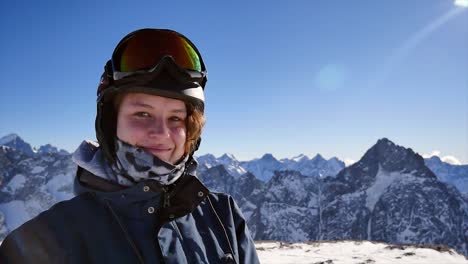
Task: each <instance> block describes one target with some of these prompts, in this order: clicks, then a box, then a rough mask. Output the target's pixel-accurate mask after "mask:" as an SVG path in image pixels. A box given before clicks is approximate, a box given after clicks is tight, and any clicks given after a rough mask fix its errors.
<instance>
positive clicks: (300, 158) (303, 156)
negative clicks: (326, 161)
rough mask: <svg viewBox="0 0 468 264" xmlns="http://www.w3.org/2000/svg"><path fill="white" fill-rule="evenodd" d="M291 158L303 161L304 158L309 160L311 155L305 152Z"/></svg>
mask: <svg viewBox="0 0 468 264" xmlns="http://www.w3.org/2000/svg"><path fill="white" fill-rule="evenodd" d="M291 160H293V161H295V162H300V161H303V160H309V157H308V156H307V155H305V154H299V155H297V156H295V157H293V158H292V159H291Z"/></svg>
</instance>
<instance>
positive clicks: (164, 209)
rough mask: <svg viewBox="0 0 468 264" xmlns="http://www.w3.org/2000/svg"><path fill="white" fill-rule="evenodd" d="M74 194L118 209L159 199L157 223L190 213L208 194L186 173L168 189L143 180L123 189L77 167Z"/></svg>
mask: <svg viewBox="0 0 468 264" xmlns="http://www.w3.org/2000/svg"><path fill="white" fill-rule="evenodd" d="M145 187H149V189H150V191H146V192H145V191H143V190H144V188H145ZM74 192H75V194H76V195H79V194H82V193H86V192H89V193H92V194H93V195H95V196H96V197H97V198H98V199H100V200H107V201H110V202H111V203H112V204H113V205H116V206H118V207H122V208H124V207H128V205H130V204H132V203H136V202H138V201H143V200H149V199H153V198H155V197H156V196H160V198H159V200H160V202H159V207H161V210H160V211H159V212H160V213H159V214H158V215H159V219H160V221H161V223H164V222H166V221H168V220H172V219H174V218H177V217H181V216H183V215H186V214H188V213H190V212H192V211H193V210H194V209H195V208H196V207H197V206H198V205H199V204H200V203H201V202H202V201H203V200H204V199H205V197H206V196H207V195H208V194H209V190H208V189H207V188H206V187H205V186H204V185H203V184H202V183H201V182H200V180H198V178H197V177H195V176H194V175H190V174H187V173H186V174H185V175H184V176H182V177H181V178H180V179H179V180H177V181H176V182H175V183H174V184H171V185H169V186H161V185H159V184H158V183H157V182H156V181H154V180H146V181H142V182H140V183H138V184H136V185H134V186H131V187H126V186H122V185H119V184H117V183H115V182H112V181H109V180H106V179H103V178H101V177H98V176H96V175H94V174H92V173H91V172H89V171H87V170H85V169H83V168H81V167H78V171H77V175H76V177H75V182H74ZM123 198H124V199H123Z"/></svg>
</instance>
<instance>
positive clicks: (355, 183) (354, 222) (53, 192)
mask: <svg viewBox="0 0 468 264" xmlns="http://www.w3.org/2000/svg"><path fill="white" fill-rule="evenodd" d="M9 138H10V139H14V140H15V142H21V141H22V140H21V139H20V138H19V137H17V136H16V137H12V136H10V137H9ZM4 139H5V138H2V140H3V141H1V142H3V143H5V144H6V146H0V240H1V239H2V238H3V237H4V236H5V235H6V234H7V233H8V232H9V231H11V230H12V229H14V228H15V227H17V226H18V225H20V224H21V223H23V222H24V221H26V220H28V219H29V218H31V217H33V216H35V215H36V214H37V213H39V212H41V211H43V210H45V209H47V208H49V207H50V206H51V205H52V204H54V203H55V202H57V201H60V200H64V199H68V198H71V197H72V196H73V194H72V181H73V177H74V174H75V171H76V167H75V165H74V164H73V163H72V161H71V156H70V155H68V154H64V153H61V152H60V151H55V150H56V148H53V147H44V148H43V150H44V151H38V152H37V153H36V154H34V155H31V154H30V153H29V152H28V149H27V148H26V153H25V152H23V151H24V150H25V148H24V146H25V145H29V144H27V143H26V142H24V141H22V142H24V144H19V145H18V144H9V143H10V142H11V140H10V141H8V140H4ZM15 146H20V147H18V148H15ZM46 150H51V151H46ZM198 161H199V163H200V170H199V178H200V179H201V180H202V181H203V182H204V183H205V184H206V185H207V186H208V187H209V188H210V189H211V190H214V191H223V192H227V193H230V194H231V195H232V196H233V197H234V198H235V199H236V201H237V203H238V204H239V206H240V207H241V209H242V211H243V214H244V216H245V217H246V219H247V221H248V226H249V228H250V230H251V232H252V234H253V236H254V238H255V239H257V240H258V239H263V240H265V239H268V240H270V239H273V240H282V241H290V242H298V241H309V240H341V239H358V240H362V239H364V240H380V241H386V242H390V243H411V244H444V245H448V246H450V247H453V248H455V249H457V250H458V251H459V252H462V253H464V254H466V255H468V250H467V242H468V231H467V230H468V206H467V204H468V195H466V194H461V193H460V192H459V191H458V190H457V189H456V188H454V187H453V186H452V185H447V184H445V183H443V182H442V181H441V180H439V179H438V177H436V175H435V174H434V173H433V171H431V170H430V169H429V168H428V167H426V164H427V163H429V162H428V161H427V160H426V161H424V159H423V158H422V157H421V156H419V155H418V154H417V153H415V152H414V151H412V150H411V149H406V148H404V147H401V146H397V145H395V144H394V143H393V142H391V141H389V140H388V139H381V140H379V141H378V142H377V143H376V144H375V145H374V146H372V147H371V148H370V149H369V150H368V151H367V152H366V153H365V155H364V156H363V157H362V158H361V160H359V161H358V162H356V163H354V164H353V165H351V166H349V167H346V168H341V167H342V166H344V165H343V164H342V162H341V161H339V160H337V159H333V158H332V159H330V160H328V161H326V160H325V159H324V158H323V157H321V156H320V155H317V156H315V157H314V158H312V159H309V158H308V157H307V156H305V155H300V156H298V157H295V158H293V159H290V160H284V159H283V160H281V161H278V160H277V159H275V158H274V157H273V155H271V154H265V155H264V156H263V157H262V158H260V159H255V160H252V161H244V162H239V161H237V159H235V157H234V156H232V155H228V154H226V155H223V156H222V157H220V158H216V157H214V156H213V155H209V154H208V155H204V156H201V157H199V158H198ZM333 162H334V163H335V165H333ZM452 166H453V165H452ZM240 168H242V169H244V170H241V169H240ZM438 168H450V167H445V165H444V164H443V163H442V164H440V163H438ZM457 168H463V167H457ZM327 169H328V170H329V171H331V172H333V171H337V173H335V175H333V173H331V172H329V173H325V171H326V170H327ZM301 170H302V171H301ZM433 170H434V171H437V169H434V168H433ZM338 171H339V173H338ZM454 171H456V172H457V173H458V170H450V169H447V170H445V172H446V173H447V174H446V175H444V176H442V177H441V176H439V178H440V179H453V178H454V177H455V178H456V177H458V178H457V179H462V180H463V179H465V178H463V174H462V173H459V174H457V173H454ZM242 172H243V173H242ZM255 173H257V174H258V175H260V176H258V175H257V174H255ZM270 173H271V174H272V176H267V175H268V174H270ZM451 173H452V174H451ZM327 175H331V176H333V177H326V176H327ZM454 175H455V176H454ZM457 175H458V176H457ZM311 176H313V177H311ZM261 177H263V178H261ZM268 177H270V178H268ZM267 179H268V180H267Z"/></svg>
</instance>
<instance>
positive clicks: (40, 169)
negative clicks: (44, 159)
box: [31, 166, 45, 174]
mask: <svg viewBox="0 0 468 264" xmlns="http://www.w3.org/2000/svg"><path fill="white" fill-rule="evenodd" d="M44 170H45V167H41V166H36V167H34V168H33V169H32V171H31V173H34V174H36V173H41V172H43V171H44Z"/></svg>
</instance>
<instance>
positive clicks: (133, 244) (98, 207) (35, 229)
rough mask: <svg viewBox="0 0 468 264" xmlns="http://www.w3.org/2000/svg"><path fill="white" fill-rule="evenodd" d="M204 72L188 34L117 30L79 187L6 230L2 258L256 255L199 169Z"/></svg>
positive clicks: (228, 200)
mask: <svg viewBox="0 0 468 264" xmlns="http://www.w3.org/2000/svg"><path fill="white" fill-rule="evenodd" d="M206 81H207V79H206V68H205V65H204V63H203V60H202V58H201V54H200V53H199V52H198V50H197V48H196V47H195V45H193V44H192V43H191V42H190V40H189V39H187V38H186V37H185V36H183V35H181V34H179V33H177V32H175V31H171V30H160V29H142V30H138V31H135V32H132V33H130V34H129V35H127V36H126V37H125V38H123V39H122V40H121V42H120V43H119V44H118V45H117V47H116V48H115V50H114V53H113V55H112V59H111V60H109V61H108V62H107V63H106V66H105V71H104V73H103V75H102V79H101V83H100V85H99V87H98V100H97V107H98V111H97V114H96V136H97V139H98V143H96V142H89V141H85V142H83V143H82V144H81V146H80V147H79V148H78V150H77V151H76V152H75V154H74V155H73V160H74V162H75V163H76V164H77V165H78V171H77V174H76V179H75V186H74V188H75V194H76V195H77V196H76V197H75V198H73V199H72V200H69V201H65V202H62V203H59V204H57V205H55V206H54V207H52V208H51V209H49V210H47V211H45V212H44V213H42V214H40V215H39V216H38V217H36V218H34V219H33V220H31V221H29V222H27V223H26V224H24V225H22V226H21V227H19V228H18V229H16V230H14V231H13V232H11V233H10V235H8V236H7V238H6V239H5V240H4V242H3V243H2V245H1V247H0V263H103V262H112V263H259V260H258V257H257V253H256V251H255V246H254V243H253V240H252V238H251V236H250V233H249V230H248V228H247V225H246V222H245V219H244V218H243V216H242V213H241V212H240V210H239V208H238V206H237V204H236V203H235V202H234V200H233V199H232V197H230V196H229V195H227V194H223V193H213V192H210V191H209V190H208V189H207V188H206V187H205V186H204V185H203V184H202V183H201V182H200V181H199V180H198V178H197V177H196V175H195V172H196V168H197V162H196V160H195V159H194V157H193V154H194V152H195V151H196V150H197V149H198V145H199V144H200V136H201V131H202V127H203V125H204V120H205V119H204V106H205V99H204V88H205V84H206ZM96 241H99V242H100V241H104V242H105V243H104V244H99V245H97V244H96Z"/></svg>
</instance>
